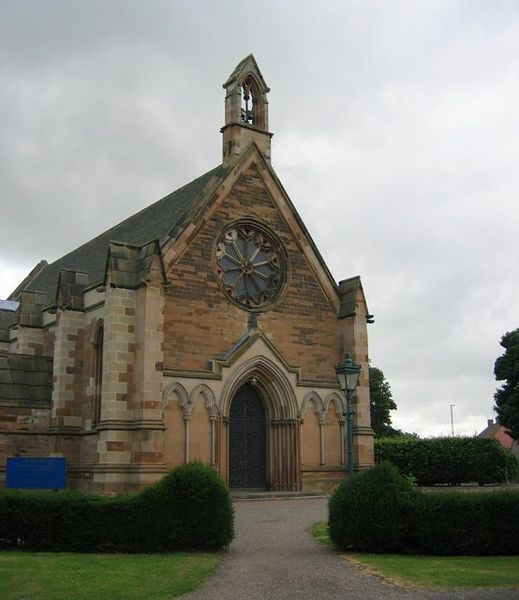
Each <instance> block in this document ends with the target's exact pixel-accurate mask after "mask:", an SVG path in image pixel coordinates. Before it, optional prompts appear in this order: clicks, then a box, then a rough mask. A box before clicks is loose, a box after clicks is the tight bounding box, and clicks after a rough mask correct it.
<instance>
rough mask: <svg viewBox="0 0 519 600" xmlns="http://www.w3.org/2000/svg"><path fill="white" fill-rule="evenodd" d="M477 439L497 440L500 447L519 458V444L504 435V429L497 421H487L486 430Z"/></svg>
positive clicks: (506, 434)
mask: <svg viewBox="0 0 519 600" xmlns="http://www.w3.org/2000/svg"><path fill="white" fill-rule="evenodd" d="M478 437H481V438H493V439H495V440H497V441H498V442H499V443H500V444H501V446H504V447H505V448H508V449H509V450H511V451H512V452H513V454H515V456H517V457H518V458H519V442H517V440H514V439H512V438H511V437H510V436H509V435H508V433H506V429H505V428H504V427H503V425H501V423H500V422H499V421H498V420H497V419H496V422H495V423H494V420H493V419H488V421H487V426H486V428H485V429H483V431H482V432H481V433H479V434H478Z"/></svg>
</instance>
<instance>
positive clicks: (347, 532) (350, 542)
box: [328, 463, 416, 552]
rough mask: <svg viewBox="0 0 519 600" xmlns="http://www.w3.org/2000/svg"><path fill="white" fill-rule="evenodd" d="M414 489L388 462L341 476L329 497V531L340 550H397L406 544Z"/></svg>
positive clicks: (407, 542) (412, 507)
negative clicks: (355, 473) (350, 474)
mask: <svg viewBox="0 0 519 600" xmlns="http://www.w3.org/2000/svg"><path fill="white" fill-rule="evenodd" d="M415 495H416V492H415V490H414V488H413V486H412V484H411V483H410V482H409V481H408V480H407V479H405V478H404V477H403V476H402V475H400V473H399V472H398V469H397V468H396V467H395V466H394V465H392V464H390V463H380V464H378V465H376V466H374V467H373V468H371V469H369V470H367V471H363V472H361V473H358V474H357V475H354V476H353V477H351V478H348V479H345V480H344V481H343V482H342V483H341V484H340V485H339V487H338V488H337V490H336V491H335V493H334V494H333V495H332V497H331V498H330V500H329V506H328V509H329V523H328V524H329V530H330V538H331V539H332V541H333V542H334V544H335V545H336V546H337V547H338V548H341V549H343V550H360V551H364V552H399V551H401V550H402V549H404V548H407V547H408V545H409V531H410V526H409V524H410V521H411V520H412V515H413V510H414V497H415Z"/></svg>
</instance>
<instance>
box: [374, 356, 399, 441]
mask: <svg viewBox="0 0 519 600" xmlns="http://www.w3.org/2000/svg"><path fill="white" fill-rule="evenodd" d="M369 398H370V404H371V427H372V428H373V431H374V432H375V437H377V438H379V437H386V436H394V435H398V434H400V433H401V432H399V431H398V430H396V429H393V427H391V415H390V412H391V411H392V410H396V403H395V401H394V400H393V394H392V392H391V386H390V385H389V383H388V382H387V380H386V378H385V377H384V373H383V372H382V371H381V370H380V369H377V367H372V366H370V367H369Z"/></svg>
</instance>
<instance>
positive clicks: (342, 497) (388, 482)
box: [329, 463, 519, 555]
mask: <svg viewBox="0 0 519 600" xmlns="http://www.w3.org/2000/svg"><path fill="white" fill-rule="evenodd" d="M329 530H330V538H331V539H332V541H333V542H334V544H335V545H336V546H337V547H338V548H341V549H343V550H355V551H363V552H381V553H384V552H392V553H393V552H394V553H399V552H414V553H418V554H436V555H515V554H519V491H486V492H483V491H481V492H455V491H445V492H425V491H421V490H419V489H416V488H413V487H412V486H411V485H410V484H409V481H408V480H407V479H406V478H405V477H403V476H402V475H400V473H399V472H398V470H397V469H396V467H395V466H394V465H392V464H390V463H381V464H379V465H376V466H375V467H373V468H372V469H370V470H368V471H364V472H361V473H358V474H357V475H355V476H353V477H351V478H349V479H346V480H344V481H343V482H342V483H341V485H340V486H339V487H338V488H337V490H336V491H335V493H334V494H333V495H332V497H331V498H330V501H329Z"/></svg>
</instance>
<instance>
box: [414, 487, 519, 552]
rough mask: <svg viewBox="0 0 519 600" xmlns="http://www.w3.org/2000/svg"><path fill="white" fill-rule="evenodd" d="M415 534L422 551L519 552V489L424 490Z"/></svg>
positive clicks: (419, 495) (418, 504) (418, 547)
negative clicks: (490, 490)
mask: <svg viewBox="0 0 519 600" xmlns="http://www.w3.org/2000/svg"><path fill="white" fill-rule="evenodd" d="M412 535H413V547H414V549H415V551H416V552H417V553H420V554H439V555H498V556H500V555H515V554H519V493H518V492H517V491H495V492H494V491H492V492H454V491H452V492H438V493H434V492H421V493H419V494H418V495H417V497H416V510H415V518H414V521H413V533H412Z"/></svg>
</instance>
